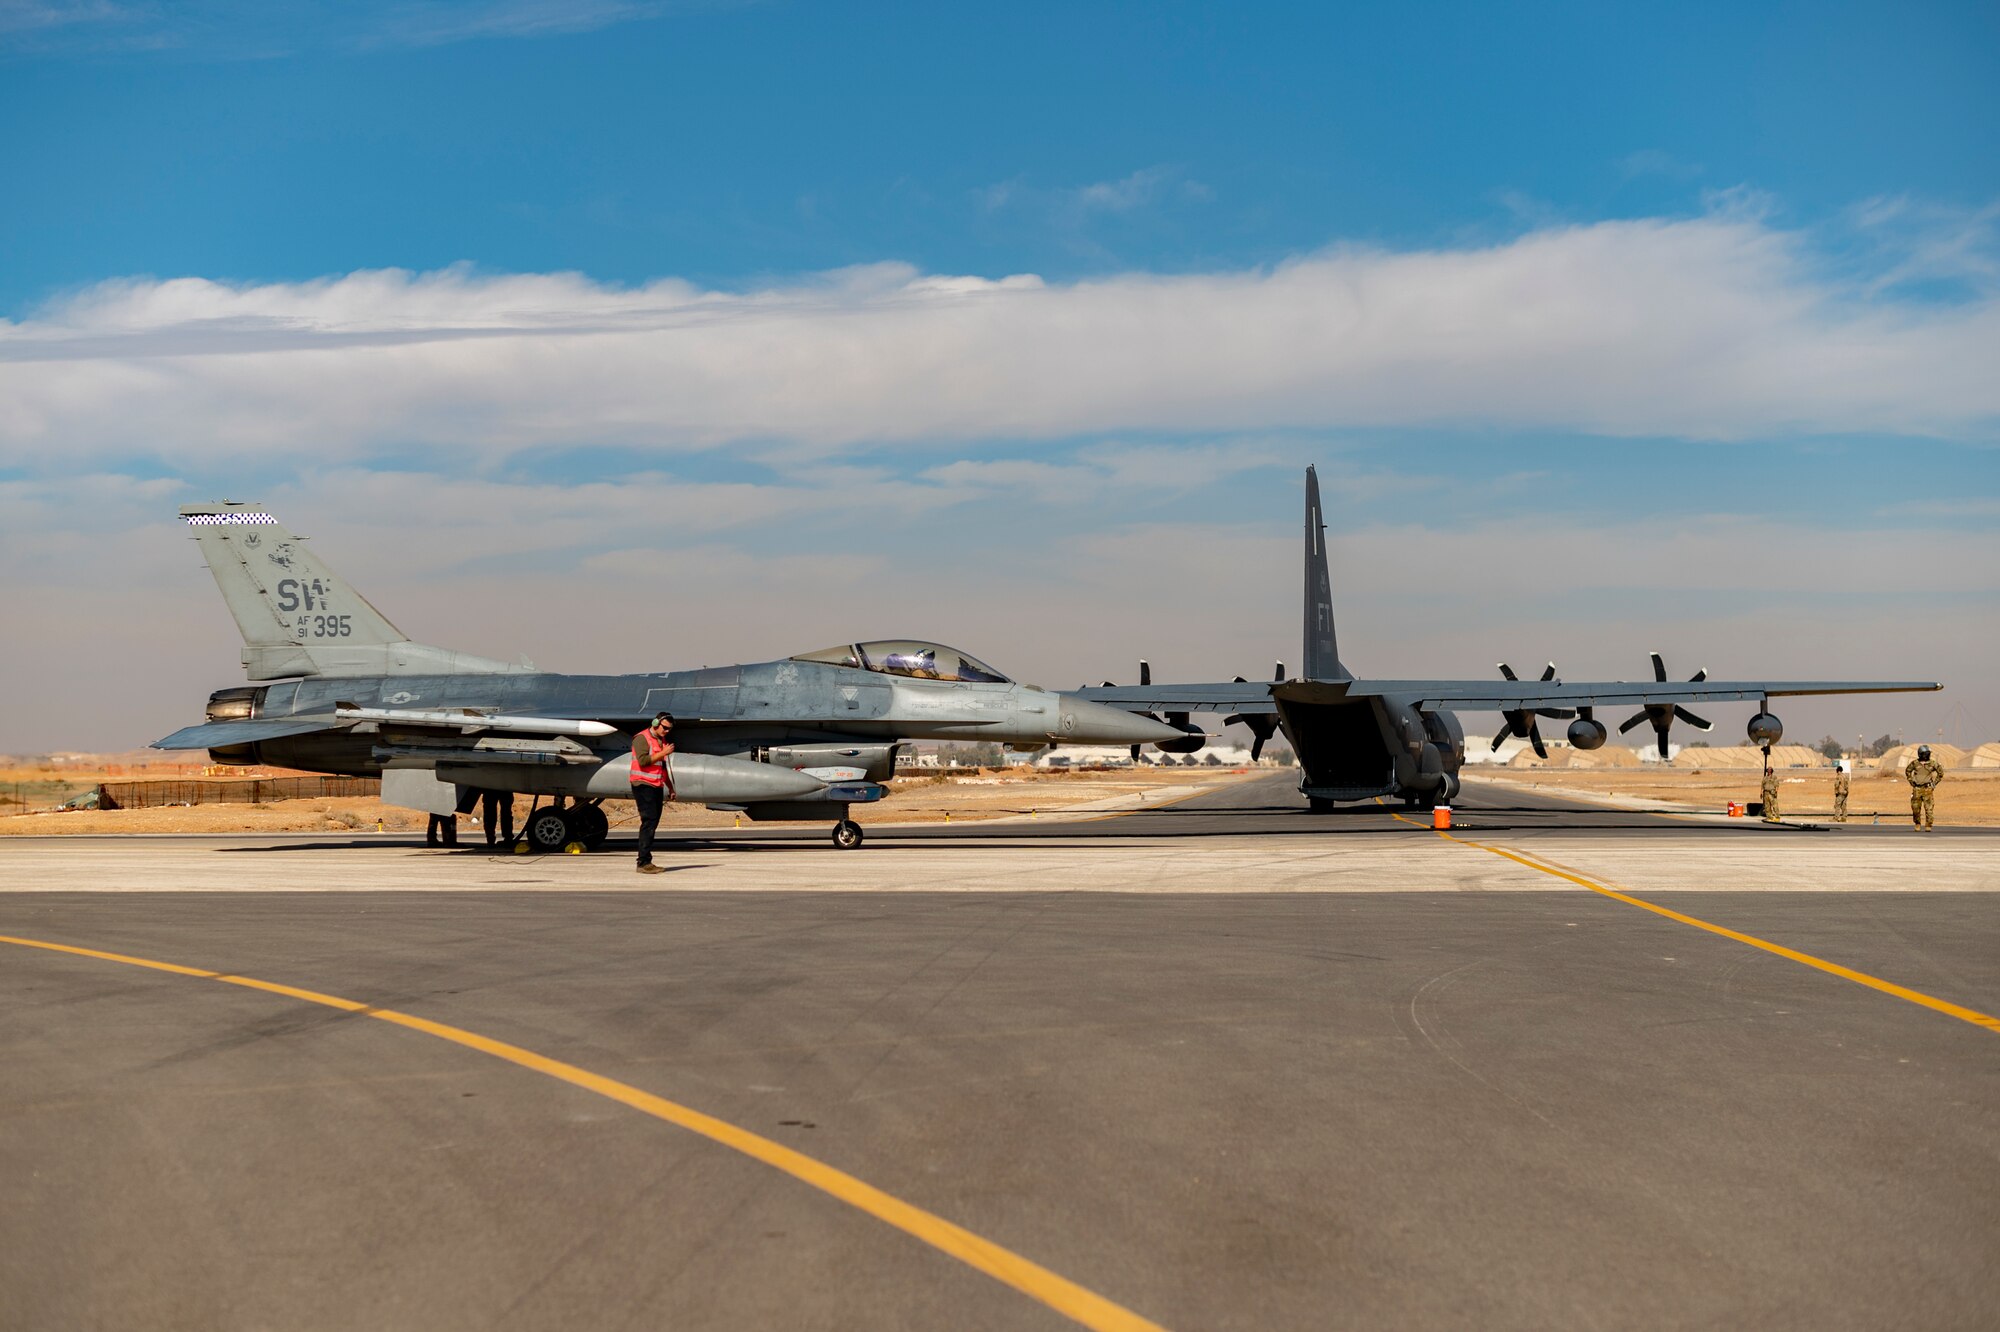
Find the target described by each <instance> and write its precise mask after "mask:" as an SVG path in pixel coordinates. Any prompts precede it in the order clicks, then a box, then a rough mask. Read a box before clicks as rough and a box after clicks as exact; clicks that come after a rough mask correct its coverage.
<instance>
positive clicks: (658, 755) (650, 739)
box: [632, 726, 673, 786]
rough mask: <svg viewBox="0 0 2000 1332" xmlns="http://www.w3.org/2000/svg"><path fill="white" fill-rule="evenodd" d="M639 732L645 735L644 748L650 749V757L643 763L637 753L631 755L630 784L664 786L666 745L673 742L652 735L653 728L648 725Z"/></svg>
mask: <svg viewBox="0 0 2000 1332" xmlns="http://www.w3.org/2000/svg"><path fill="white" fill-rule="evenodd" d="M639 734H641V735H643V736H645V737H646V748H647V749H649V750H651V751H652V758H651V759H650V760H648V761H647V762H645V763H641V762H640V761H639V756H638V755H637V754H634V755H633V756H632V784H633V785H634V786H639V785H645V786H665V785H666V784H667V746H668V745H670V744H672V743H673V742H672V741H670V740H662V739H660V737H659V736H657V735H654V734H653V728H652V727H650V726H648V727H647V728H646V729H645V730H643V731H641V732H640V733H639Z"/></svg>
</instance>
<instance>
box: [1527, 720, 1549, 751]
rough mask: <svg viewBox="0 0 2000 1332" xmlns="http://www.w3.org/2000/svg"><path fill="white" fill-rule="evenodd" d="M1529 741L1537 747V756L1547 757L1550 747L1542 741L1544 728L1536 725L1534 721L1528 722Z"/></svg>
mask: <svg viewBox="0 0 2000 1332" xmlns="http://www.w3.org/2000/svg"><path fill="white" fill-rule="evenodd" d="M1528 743H1529V744H1531V745H1533V746H1534V747H1535V757H1537V758H1547V757H1548V756H1549V747H1548V746H1547V745H1545V744H1543V743H1542V728H1541V727H1539V726H1537V725H1535V723H1534V722H1533V721H1530V722H1529V723H1528Z"/></svg>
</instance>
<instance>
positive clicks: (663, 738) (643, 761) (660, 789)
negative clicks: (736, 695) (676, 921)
mask: <svg viewBox="0 0 2000 1332" xmlns="http://www.w3.org/2000/svg"><path fill="white" fill-rule="evenodd" d="M673 733H674V714H673V713H671V712H659V713H655V714H654V715H653V724H652V725H651V726H648V727H647V728H646V729H645V730H643V731H641V732H639V734H637V735H635V736H633V737H632V802H633V803H634V804H636V805H637V806H638V807H639V873H641V874H661V873H664V872H665V871H663V870H661V868H660V867H659V866H658V865H655V864H654V863H653V831H654V830H655V829H656V828H658V827H659V826H660V811H661V810H662V809H664V808H666V803H667V801H669V800H672V799H673V798H674V779H673V777H672V776H671V775H670V774H669V773H668V772H667V759H668V757H669V756H670V755H671V754H672V753H673V752H674V742H673V739H672V736H673Z"/></svg>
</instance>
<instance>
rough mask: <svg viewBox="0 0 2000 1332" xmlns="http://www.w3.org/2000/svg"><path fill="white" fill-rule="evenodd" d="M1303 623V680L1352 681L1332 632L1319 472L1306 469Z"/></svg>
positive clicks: (1331, 611)
mask: <svg viewBox="0 0 2000 1332" xmlns="http://www.w3.org/2000/svg"><path fill="white" fill-rule="evenodd" d="M1305 588H1306V624H1305V633H1306V636H1305V668H1306V669H1305V675H1304V677H1303V678H1305V679H1307V680H1352V679H1353V678H1354V672H1353V671H1350V670H1348V669H1347V667H1345V666H1343V665H1341V664H1340V647H1339V644H1338V643H1337V642H1336V640H1335V637H1334V631H1333V576H1332V575H1331V574H1330V573H1328V572H1327V567H1326V519H1325V517H1324V515H1323V514H1322V513H1321V512H1320V505H1319V474H1318V473H1317V472H1316V471H1314V470H1313V469H1312V468H1310V467H1308V468H1306V577H1305Z"/></svg>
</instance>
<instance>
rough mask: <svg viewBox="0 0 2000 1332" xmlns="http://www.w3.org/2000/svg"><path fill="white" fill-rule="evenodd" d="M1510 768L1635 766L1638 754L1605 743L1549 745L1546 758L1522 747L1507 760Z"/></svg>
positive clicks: (1637, 764)
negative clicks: (1580, 746) (1595, 746)
mask: <svg viewBox="0 0 2000 1332" xmlns="http://www.w3.org/2000/svg"><path fill="white" fill-rule="evenodd" d="M1507 766H1508V767H1510V768H1636V767H1638V766H1639V755H1638V754H1637V753H1635V752H1634V751H1632V750H1630V749H1627V748H1626V747H1625V746H1623V745H1606V746H1605V747H1604V748H1602V749H1572V748H1571V747H1570V746H1568V745H1550V746H1549V756H1548V758H1547V760H1543V759H1539V758H1536V757H1535V751H1534V750H1532V749H1523V750H1522V751H1521V752H1520V753H1518V754H1516V755H1514V757H1513V758H1510V759H1508V760H1507Z"/></svg>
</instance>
